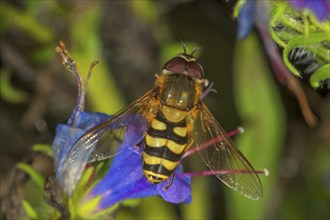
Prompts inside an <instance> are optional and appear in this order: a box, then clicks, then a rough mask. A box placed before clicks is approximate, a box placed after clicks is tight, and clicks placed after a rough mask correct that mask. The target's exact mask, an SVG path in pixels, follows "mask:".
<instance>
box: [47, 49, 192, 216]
mask: <svg viewBox="0 0 330 220" xmlns="http://www.w3.org/2000/svg"><path fill="white" fill-rule="evenodd" d="M56 50H57V52H58V53H60V55H61V56H62V60H63V63H64V64H65V66H66V67H67V68H68V69H69V70H70V71H71V72H73V73H74V76H75V79H76V81H77V84H78V101H77V105H76V107H75V109H74V110H73V113H72V115H71V117H70V119H69V120H68V123H67V124H59V125H58V126H57V128H56V135H55V138H54V141H53V145H52V147H53V152H54V159H55V168H56V177H57V180H58V181H59V182H60V184H61V186H62V187H63V189H64V190H65V191H66V192H67V193H68V195H69V196H70V197H71V198H73V200H72V201H73V203H75V202H76V203H77V204H78V205H77V204H72V202H71V205H73V207H76V208H77V207H79V206H80V205H79V204H82V205H83V204H88V202H90V201H95V200H93V199H94V198H97V197H101V199H100V200H97V201H98V203H97V204H96V205H93V206H92V208H93V209H92V210H88V211H86V213H83V214H82V215H94V214H95V213H98V212H100V211H103V210H106V209H108V208H110V207H113V206H114V205H116V204H118V203H120V202H123V201H124V200H127V199H133V198H142V197H148V196H161V197H162V198H163V199H164V200H165V201H168V202H171V203H181V202H184V203H190V202H191V185H190V181H191V177H189V176H184V175H180V174H182V166H181V165H179V166H178V167H177V168H176V170H175V171H174V176H173V182H172V184H171V186H170V187H169V188H168V189H165V188H166V187H167V186H168V185H169V184H170V179H171V178H169V179H168V180H167V181H164V182H162V183H159V184H151V183H150V182H148V180H147V179H146V177H145V175H144V172H143V169H142V164H143V162H142V156H141V153H142V149H143V146H141V147H140V148H136V147H135V146H136V144H137V143H139V142H140V141H141V139H142V138H143V137H144V133H145V131H146V129H147V122H146V120H145V119H144V118H143V117H142V116H141V117H136V118H135V119H134V120H133V122H131V120H127V122H129V121H130V123H129V124H127V125H126V126H127V129H126V130H125V133H124V138H123V142H122V143H121V146H120V147H119V151H118V152H120V153H118V154H116V155H115V156H114V158H113V160H112V163H111V166H110V167H109V168H108V170H107V172H106V174H105V175H104V176H103V177H101V178H99V177H98V178H93V177H95V176H99V175H91V176H90V177H91V181H94V182H92V183H90V181H87V182H85V183H86V185H85V186H83V188H79V187H80V186H79V184H77V182H76V181H73V182H72V181H71V180H72V179H75V177H72V176H70V175H72V173H81V172H83V171H84V170H85V169H86V166H87V165H88V164H89V161H88V158H89V154H91V152H92V151H93V149H86V150H85V149H82V151H79V152H74V153H78V154H80V156H79V159H77V160H72V162H70V163H68V160H69V159H68V158H69V157H70V155H71V156H72V152H73V150H74V149H73V148H72V147H73V146H74V144H75V143H76V142H77V141H78V140H79V138H80V137H82V136H83V135H84V134H85V133H86V132H87V131H88V130H90V129H91V128H93V127H95V126H96V125H98V124H100V123H102V122H104V121H105V120H108V119H110V118H111V116H109V115H106V114H103V113H95V112H84V111H83V109H84V106H83V105H84V99H85V93H86V88H87V81H86V82H85V83H83V80H82V78H81V76H80V74H79V72H78V70H77V67H76V65H75V62H74V60H73V59H72V58H71V57H70V55H69V53H68V52H67V51H66V49H65V46H64V44H60V46H59V47H57V48H56ZM93 66H94V64H92V65H91V69H92V68H93ZM91 69H90V72H91ZM90 72H89V74H90ZM88 78H89V75H88ZM88 78H87V79H88ZM122 123H126V122H122ZM81 154H87V155H81ZM77 166H78V167H77ZM95 170H97V169H94V171H95ZM78 176H80V175H78ZM79 178H80V177H79ZM78 180H79V179H78ZM68 183H73V184H72V185H70V184H69V185H68ZM77 187H78V188H79V190H76V191H73V190H74V189H77ZM81 189H86V191H85V192H82V191H81ZM72 191H73V193H72ZM77 192H79V193H82V195H77V194H75V193H77ZM77 198H78V200H79V201H77ZM69 204H70V203H69ZM87 207H91V206H90V205H87ZM82 211H84V210H82Z"/></svg>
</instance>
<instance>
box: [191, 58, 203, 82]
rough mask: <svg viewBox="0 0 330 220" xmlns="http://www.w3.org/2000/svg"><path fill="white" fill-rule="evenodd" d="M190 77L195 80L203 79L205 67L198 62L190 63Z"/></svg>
mask: <svg viewBox="0 0 330 220" xmlns="http://www.w3.org/2000/svg"><path fill="white" fill-rule="evenodd" d="M188 76H190V77H191V78H195V79H201V78H203V76H204V71H203V67H202V66H201V65H200V64H199V63H197V62H196V61H191V62H189V63H188Z"/></svg>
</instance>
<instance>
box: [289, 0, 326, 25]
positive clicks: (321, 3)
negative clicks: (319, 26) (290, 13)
mask: <svg viewBox="0 0 330 220" xmlns="http://www.w3.org/2000/svg"><path fill="white" fill-rule="evenodd" d="M289 2H290V3H291V4H292V6H293V7H295V8H298V9H309V10H310V11H312V12H313V13H314V15H315V16H316V17H317V18H318V19H319V20H320V21H321V22H323V21H325V20H326V19H328V18H329V17H330V1H329V0H289Z"/></svg>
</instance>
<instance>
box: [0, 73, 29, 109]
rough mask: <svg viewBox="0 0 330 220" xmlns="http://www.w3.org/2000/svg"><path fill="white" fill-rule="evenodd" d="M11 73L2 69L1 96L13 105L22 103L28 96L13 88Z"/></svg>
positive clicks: (0, 78)
mask: <svg viewBox="0 0 330 220" xmlns="http://www.w3.org/2000/svg"><path fill="white" fill-rule="evenodd" d="M10 75H11V72H10V70H8V69H4V68H2V69H1V75H0V95H1V98H2V99H4V100H6V101H8V102H11V103H22V102H25V101H26V99H27V94H26V93H25V92H23V91H20V90H18V89H16V88H15V87H13V86H12V85H11V82H10Z"/></svg>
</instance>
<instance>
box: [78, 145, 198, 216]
mask: <svg viewBox="0 0 330 220" xmlns="http://www.w3.org/2000/svg"><path fill="white" fill-rule="evenodd" d="M142 164H143V162H142V157H141V155H140V154H138V153H136V152H134V151H132V150H131V149H129V148H127V149H125V150H123V151H122V153H121V154H118V155H116V157H115V158H114V159H113V161H112V164H111V167H110V169H109V171H108V172H107V174H106V175H105V176H104V177H103V178H102V180H101V181H100V182H99V183H98V184H97V185H96V186H95V187H94V188H93V189H92V190H91V191H90V192H89V194H88V195H87V196H86V198H85V200H89V199H91V198H93V197H95V196H98V195H101V196H102V199H101V200H100V203H99V204H98V207H97V209H96V211H101V210H103V209H106V208H109V207H111V206H113V205H115V204H117V203H119V202H121V201H123V200H126V199H132V198H142V197H147V196H155V195H160V196H162V197H163V199H164V200H165V201H168V202H171V203H181V202H184V203H190V202H191V186H190V177H179V176H178V175H177V174H179V173H181V165H179V166H178V167H177V169H176V171H175V174H174V180H173V183H172V185H171V186H170V187H169V189H167V190H164V188H165V187H166V186H168V184H169V181H170V180H169V179H168V181H164V182H162V183H160V184H151V183H149V182H148V180H147V179H146V178H145V176H144V173H143V169H142Z"/></svg>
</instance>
